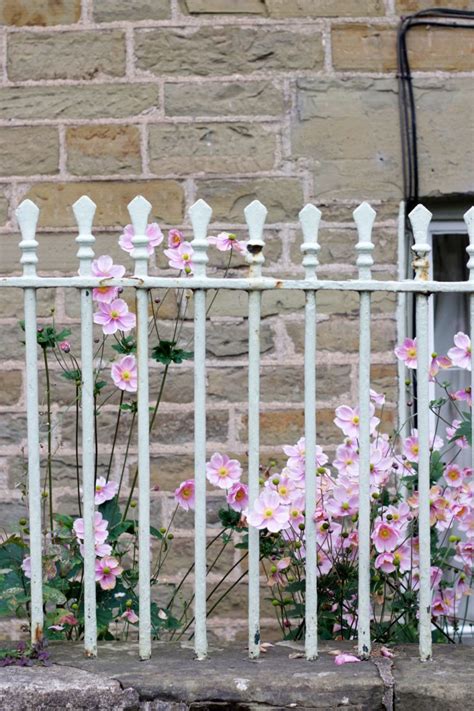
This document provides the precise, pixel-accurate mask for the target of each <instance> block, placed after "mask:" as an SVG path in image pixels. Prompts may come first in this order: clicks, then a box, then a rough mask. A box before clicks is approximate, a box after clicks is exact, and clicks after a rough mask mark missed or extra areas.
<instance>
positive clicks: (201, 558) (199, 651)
mask: <svg viewBox="0 0 474 711" xmlns="http://www.w3.org/2000/svg"><path fill="white" fill-rule="evenodd" d="M211 214H212V211H211V208H210V207H209V205H207V204H206V203H205V202H204V200H198V201H197V202H196V203H194V205H192V207H191V208H190V210H189V215H190V218H191V223H192V226H193V235H194V239H193V241H192V243H191V244H192V248H193V257H192V261H193V268H194V272H195V275H196V276H199V277H205V276H206V263H207V259H208V258H207V246H208V242H207V228H208V225H209V221H210V219H211ZM194 477H195V512H194V564H195V568H194V593H195V597H194V618H195V623H194V650H195V654H196V657H197V659H198V660H203V659H206V657H207V624H206V619H207V605H206V574H207V566H206V290H205V289H197V290H196V291H195V292H194Z"/></svg>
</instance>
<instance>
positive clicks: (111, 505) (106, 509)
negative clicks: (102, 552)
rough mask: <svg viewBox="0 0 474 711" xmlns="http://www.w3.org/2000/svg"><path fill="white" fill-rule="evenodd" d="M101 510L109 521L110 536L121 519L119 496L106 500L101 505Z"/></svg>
mask: <svg viewBox="0 0 474 711" xmlns="http://www.w3.org/2000/svg"><path fill="white" fill-rule="evenodd" d="M99 511H100V513H101V514H102V516H103V518H105V519H106V521H108V522H109V537H110V534H112V529H113V528H114V527H115V526H118V524H119V523H120V520H121V515H120V508H119V505H118V501H117V497H116V496H114V498H113V499H110V500H109V501H104V503H103V504H101V505H100V506H99Z"/></svg>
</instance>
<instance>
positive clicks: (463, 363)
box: [448, 331, 471, 370]
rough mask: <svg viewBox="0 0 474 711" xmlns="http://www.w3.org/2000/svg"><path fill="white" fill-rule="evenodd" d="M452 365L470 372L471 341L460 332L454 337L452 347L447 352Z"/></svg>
mask: <svg viewBox="0 0 474 711" xmlns="http://www.w3.org/2000/svg"><path fill="white" fill-rule="evenodd" d="M448 357H449V358H451V361H452V363H453V365H455V366H457V367H458V368H465V369H466V370H471V339H470V338H469V336H467V335H466V334H465V333H462V331H459V332H458V333H456V335H455V336H454V347H453V348H450V349H449V351H448Z"/></svg>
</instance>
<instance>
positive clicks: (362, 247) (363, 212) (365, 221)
mask: <svg viewBox="0 0 474 711" xmlns="http://www.w3.org/2000/svg"><path fill="white" fill-rule="evenodd" d="M376 214H377V213H376V212H375V210H374V209H373V207H371V206H370V205H369V203H368V202H363V203H361V204H360V205H359V207H356V209H355V210H354V212H353V213H352V217H353V218H354V222H355V223H356V227H357V234H358V235H359V241H358V242H357V244H356V252H357V260H356V265H357V267H358V268H359V279H371V278H372V274H371V269H372V266H373V264H374V260H373V257H372V252H373V250H374V243H373V242H372V228H373V226H374V221H375V216H376Z"/></svg>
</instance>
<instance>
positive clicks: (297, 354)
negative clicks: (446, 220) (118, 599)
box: [0, 0, 474, 637]
mask: <svg viewBox="0 0 474 711" xmlns="http://www.w3.org/2000/svg"><path fill="white" fill-rule="evenodd" d="M433 5H438V6H446V5H448V6H449V7H453V8H454V7H456V8H463V9H474V3H473V2H472V0H471V1H469V0H466V1H462V0H451V1H450V2H446V1H443V2H441V1H440V2H438V0H431V2H429V1H428V0H419V1H418V0H134V1H133V2H129V1H126V0H95V1H93V0H82V2H81V1H80V0H56V1H55V2H53V0H2V1H1V2H0V23H1V25H2V27H1V29H0V48H1V51H0V176H1V177H0V272H1V273H8V274H10V273H14V272H17V271H18V258H19V254H18V246H17V243H18V234H17V231H16V226H15V221H14V217H13V213H14V210H15V208H16V206H17V205H18V204H19V202H20V201H21V200H22V199H24V198H25V197H29V198H31V199H33V200H34V201H35V202H36V203H37V204H38V205H39V206H40V207H41V210H42V211H41V218H40V229H39V242H40V247H39V254H40V260H41V261H40V272H41V273H47V272H53V273H56V274H59V273H74V272H75V271H76V269H77V260H76V257H75V252H76V247H75V245H74V236H75V231H74V223H73V219H72V213H71V210H70V205H71V204H72V203H73V202H74V200H76V199H77V198H78V197H79V196H80V195H82V194H83V193H86V194H88V195H89V196H90V197H91V198H92V199H93V200H94V201H95V202H96V203H97V206H98V209H97V215H96V220H95V225H96V227H95V234H96V238H97V245H96V251H97V253H99V254H104V253H108V254H111V255H113V256H114V257H115V258H116V259H119V258H120V259H123V253H121V251H120V249H119V248H118V246H117V238H118V235H119V233H120V226H123V225H124V224H126V222H127V221H128V218H127V213H126V204H127V202H128V201H129V200H130V199H131V198H132V197H133V196H135V195H136V194H137V193H141V194H143V195H145V197H147V198H148V199H149V200H150V201H151V202H152V204H153V213H152V217H153V219H155V220H158V221H159V222H160V224H161V226H162V227H163V228H164V229H166V228H169V227H171V226H175V227H179V228H181V229H183V230H184V231H185V233H186V234H187V235H189V234H190V232H189V223H188V221H187V217H186V215H187V210H188V208H189V206H190V205H191V204H192V203H193V202H194V200H196V198H198V197H202V198H204V199H205V200H207V201H208V202H209V203H210V204H211V206H212V207H213V209H214V217H213V220H214V222H213V224H212V230H211V231H212V232H214V233H215V232H217V231H219V230H222V229H225V230H235V231H236V232H237V233H238V234H239V236H242V237H243V236H244V235H245V225H244V223H243V216H242V210H243V208H244V207H245V205H246V204H247V203H249V202H250V201H251V200H252V199H254V198H259V199H260V200H261V201H262V202H264V203H265V204H266V205H267V207H268V208H269V216H268V228H267V231H266V241H267V246H266V249H265V254H266V262H265V266H264V272H265V273H266V274H269V275H278V276H290V275H300V274H301V273H302V270H301V255H300V250H299V245H300V243H301V234H300V232H299V229H298V223H297V213H298V211H299V209H300V208H301V207H302V205H303V204H304V203H305V202H306V201H314V202H315V203H316V204H317V205H319V206H320V207H321V209H322V210H323V221H322V226H321V232H320V243H321V246H322V249H321V253H320V259H321V267H320V274H321V275H322V276H329V275H330V276H332V277H335V276H341V277H344V278H349V277H351V276H353V275H354V274H355V268H354V263H355V257H354V245H355V243H356V241H357V240H356V233H355V230H354V226H353V224H352V222H351V213H352V210H353V209H354V207H355V206H356V205H357V204H358V202H359V201H361V200H363V199H368V200H370V202H371V203H372V205H373V206H374V207H375V208H376V210H377V212H378V219H377V226H376V228H375V230H374V240H375V242H376V249H375V259H376V265H375V267H374V276H375V277H376V278H377V277H381V276H390V277H395V276H396V266H395V265H396V225H397V222H396V218H397V211H398V202H399V200H400V197H401V186H402V176H401V152H400V138H399V124H398V102H397V82H396V53H395V37H396V28H397V24H398V22H399V18H400V16H401V15H403V14H407V13H411V12H414V11H416V10H419V9H423V8H426V7H430V6H433ZM473 39H474V33H472V32H470V31H468V30H457V31H456V32H455V33H453V31H452V30H449V29H429V30H428V29H422V28H418V29H416V30H413V31H412V32H411V34H410V37H409V51H410V59H411V64H412V68H413V70H414V82H415V92H416V99H417V107H418V121H419V126H420V168H421V191H422V194H424V195H431V196H432V195H444V194H449V193H465V192H467V191H468V190H469V189H472V175H471V176H470V175H469V171H470V168H471V165H472V161H471V160H469V157H468V155H467V154H468V152H469V151H472V146H473V141H472V118H471V117H472V105H473V76H474V67H473V58H472V52H473ZM470 131H471V133H470V134H469V132H470ZM469 135H470V137H471V140H469ZM221 257H222V255H221ZM221 257H219V255H218V254H215V253H214V254H213V255H212V260H211V268H212V269H214V268H217V267H220V269H221V270H222V267H223V265H224V260H223V259H222V258H221ZM164 265H165V263H164V261H163V259H162V257H159V258H158V264H157V265H154V268H155V267H156V266H158V267H160V266H161V268H162V267H163V266H164ZM243 268H244V267H243V265H241V266H239V267H238V268H237V269H236V270H235V271H233V272H232V273H242V269H243ZM221 273H222V271H221ZM53 300H54V307H55V318H56V320H57V322H58V323H61V324H67V325H69V326H71V327H72V328H73V329H74V335H73V337H72V339H71V340H72V343H73V347H74V348H78V347H79V336H78V325H77V324H78V301H77V298H74V297H73V296H72V295H71V294H68V295H67V297H66V294H65V293H64V292H62V291H58V292H57V294H56V296H55V295H53V294H48V293H42V294H41V295H40V299H39V304H40V305H39V314H40V316H41V317H45V318H47V317H48V315H49V313H50V308H51V304H52V303H53ZM373 311H374V315H373V319H374V321H373V325H374V327H373V341H374V342H373V361H372V362H373V367H372V380H373V386H374V387H375V388H377V389H378V390H384V391H386V392H387V393H388V395H389V399H390V400H391V403H392V404H391V405H389V406H388V408H387V416H388V420H389V422H390V421H393V418H394V404H393V403H394V398H395V387H394V386H395V381H394V376H395V373H396V370H395V365H394V361H393V356H392V349H393V345H394V333H395V327H394V325H395V324H394V301H393V298H391V297H390V296H383V295H380V296H378V297H376V298H375V299H374V309H373ZM176 313H177V304H176V301H173V300H172V299H170V298H168V299H167V301H166V304H165V305H163V307H162V310H161V314H162V319H163V328H164V329H166V327H167V326H168V327H169V324H170V323H171V321H172V319H174V317H175V316H176ZM245 314H246V301H245V298H244V295H239V296H238V298H236V296H235V295H234V294H232V295H230V294H224V295H221V297H219V298H218V299H217V301H216V302H215V305H214V307H213V310H212V312H211V318H210V323H209V342H208V354H209V361H208V365H209V371H208V393H209V409H208V436H209V450H210V451H214V450H215V449H220V450H225V451H227V452H228V453H229V454H235V455H238V456H239V457H241V458H242V459H243V461H245V452H246V389H245V388H246V357H247V341H246V339H247V336H246V321H245ZM263 315H264V320H263V328H262V419H261V424H262V457H263V460H264V461H265V460H266V459H267V458H269V457H273V456H276V457H277V458H278V456H279V445H280V444H281V443H283V442H292V441H294V440H296V439H297V438H298V437H299V436H300V435H301V434H302V431H303V411H302V398H303V375H302V373H303V371H302V365H303V337H304V334H303V298H302V296H301V295H298V294H285V295H282V294H280V293H275V294H265V296H264V304H263ZM20 317H21V294H20V293H16V292H9V293H8V295H5V293H2V303H1V308H0V319H1V324H2V338H1V339H0V358H1V363H0V411H1V417H2V426H1V430H0V487H1V499H2V500H3V502H4V503H3V504H2V507H1V511H2V514H1V516H0V519H1V527H2V528H3V526H4V525H10V524H12V523H13V522H15V521H16V520H17V519H18V517H19V516H20V515H22V512H23V508H22V505H21V493H20V489H19V488H18V486H17V484H18V482H19V481H21V480H22V479H23V478H24V465H23V462H22V457H21V455H19V450H21V449H22V447H23V443H24V441H25V413H24V408H25V399H24V398H25V395H24V392H25V377H24V371H23V364H22V359H23V347H22V345H21V343H20V341H21V335H20V332H19V328H18V325H17V323H18V319H19V318H20ZM318 323H319V331H318V339H319V340H318V354H319V356H318V358H319V366H320V370H319V381H318V427H319V433H320V434H319V436H320V441H321V442H322V443H323V444H325V445H327V446H328V448H329V450H330V449H331V446H333V444H334V442H335V441H336V440H335V437H336V433H335V432H334V428H333V425H332V417H333V412H332V411H333V408H334V407H335V406H336V405H337V404H339V403H340V402H341V401H342V400H344V399H345V400H346V401H347V402H349V401H351V400H352V401H354V400H355V398H356V393H357V366H358V363H357V361H358V356H357V349H358V321H357V300H356V299H355V298H353V297H351V296H348V295H346V294H336V293H326V294H321V295H320V297H319V314H318ZM191 330H192V326H191V323H189V322H188V323H186V325H185V328H184V333H185V334H187V333H189V335H190V338H191V337H192V336H191ZM39 367H40V375H41V379H42V382H43V383H44V374H43V372H42V370H41V364H40V366H39ZM157 370H158V369H157ZM158 376H159V373H158V372H157V373H156V377H155V378H153V380H152V387H153V388H154V390H155V391H156V388H157V385H156V383H158V382H159V377H158ZM54 379H55V381H56V382H57V383H58V387H59V399H58V401H57V402H56V403H55V405H54V422H53V425H54V443H55V444H54V446H55V459H56V465H55V471H56V474H55V476H56V479H57V484H56V495H57V497H58V499H59V500H61V501H63V502H64V505H65V506H72V503H71V502H72V501H73V498H72V494H71V484H72V483H73V477H74V474H73V468H72V464H73V459H74V451H73V447H72V441H73V425H72V421H71V411H70V409H68V404H69V403H70V401H71V394H70V391H68V390H67V388H66V385H65V383H64V382H63V381H62V380H61V378H60V376H59V374H58V373H55V374H54ZM108 418H109V419H108ZM112 427H113V423H112V421H111V416H110V414H108V413H107V412H106V411H104V414H103V416H102V420H101V430H100V437H101V440H102V442H104V443H105V444H104V447H103V451H104V452H106V451H107V446H108V443H109V442H110V438H111V433H112ZM192 430H193V427H192V364H184V365H181V366H178V367H177V368H176V371H175V374H173V373H172V375H171V379H170V381H169V384H168V386H167V388H166V389H165V392H164V403H163V409H162V414H161V415H160V416H159V418H158V423H157V429H156V434H155V435H154V437H153V442H152V482H153V485H154V486H155V485H157V486H159V487H160V488H161V491H160V492H153V494H152V498H153V512H154V522H156V523H159V524H162V523H163V522H164V521H166V519H167V518H168V517H169V515H170V513H171V511H172V509H173V502H172V499H171V498H170V496H169V495H167V494H166V491H169V490H172V489H173V488H174V487H175V486H176V484H177V482H178V481H180V480H181V479H182V478H185V477H188V476H191V475H192V437H193V432H192ZM132 465H133V457H132V462H131V468H130V470H132ZM118 470H119V462H117V465H116V471H115V472H114V474H115V475H116V476H117V475H118V473H119V471H118ZM210 502H211V505H210V525H211V527H212V526H213V525H215V524H216V514H215V511H216V509H217V507H218V504H219V501H218V500H217V499H216V498H215V497H214V498H213V497H212V496H211V497H210ZM191 523H192V519H191V517H190V516H181V517H179V518H178V520H177V524H178V529H179V530H178V531H177V533H176V541H178V543H177V544H176V551H177V553H178V560H177V562H176V558H175V559H174V560H175V566H177V567H179V568H182V569H184V568H185V567H186V566H187V564H188V562H189V559H190V556H191V554H192V539H191V538H190V528H191ZM176 572H177V571H176V567H175V569H174V570H171V569H170V571H169V576H170V578H171V576H172V575H173V574H175V573H176ZM237 572H238V571H237ZM236 616H240V617H241V616H242V613H241V611H239V610H237V612H236V609H235V606H234V604H233V603H232V602H231V603H230V604H229V605H228V607H227V608H226V609H225V610H224V611H223V614H222V615H221V618H220V620H218V621H217V623H216V624H217V626H220V627H221V628H222V629H225V631H226V634H227V635H228V636H230V637H232V636H233V635H234V634H236V633H237V632H238V630H239V627H240V626H241V622H239V621H238V620H237V619H235V618H236Z"/></svg>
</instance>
